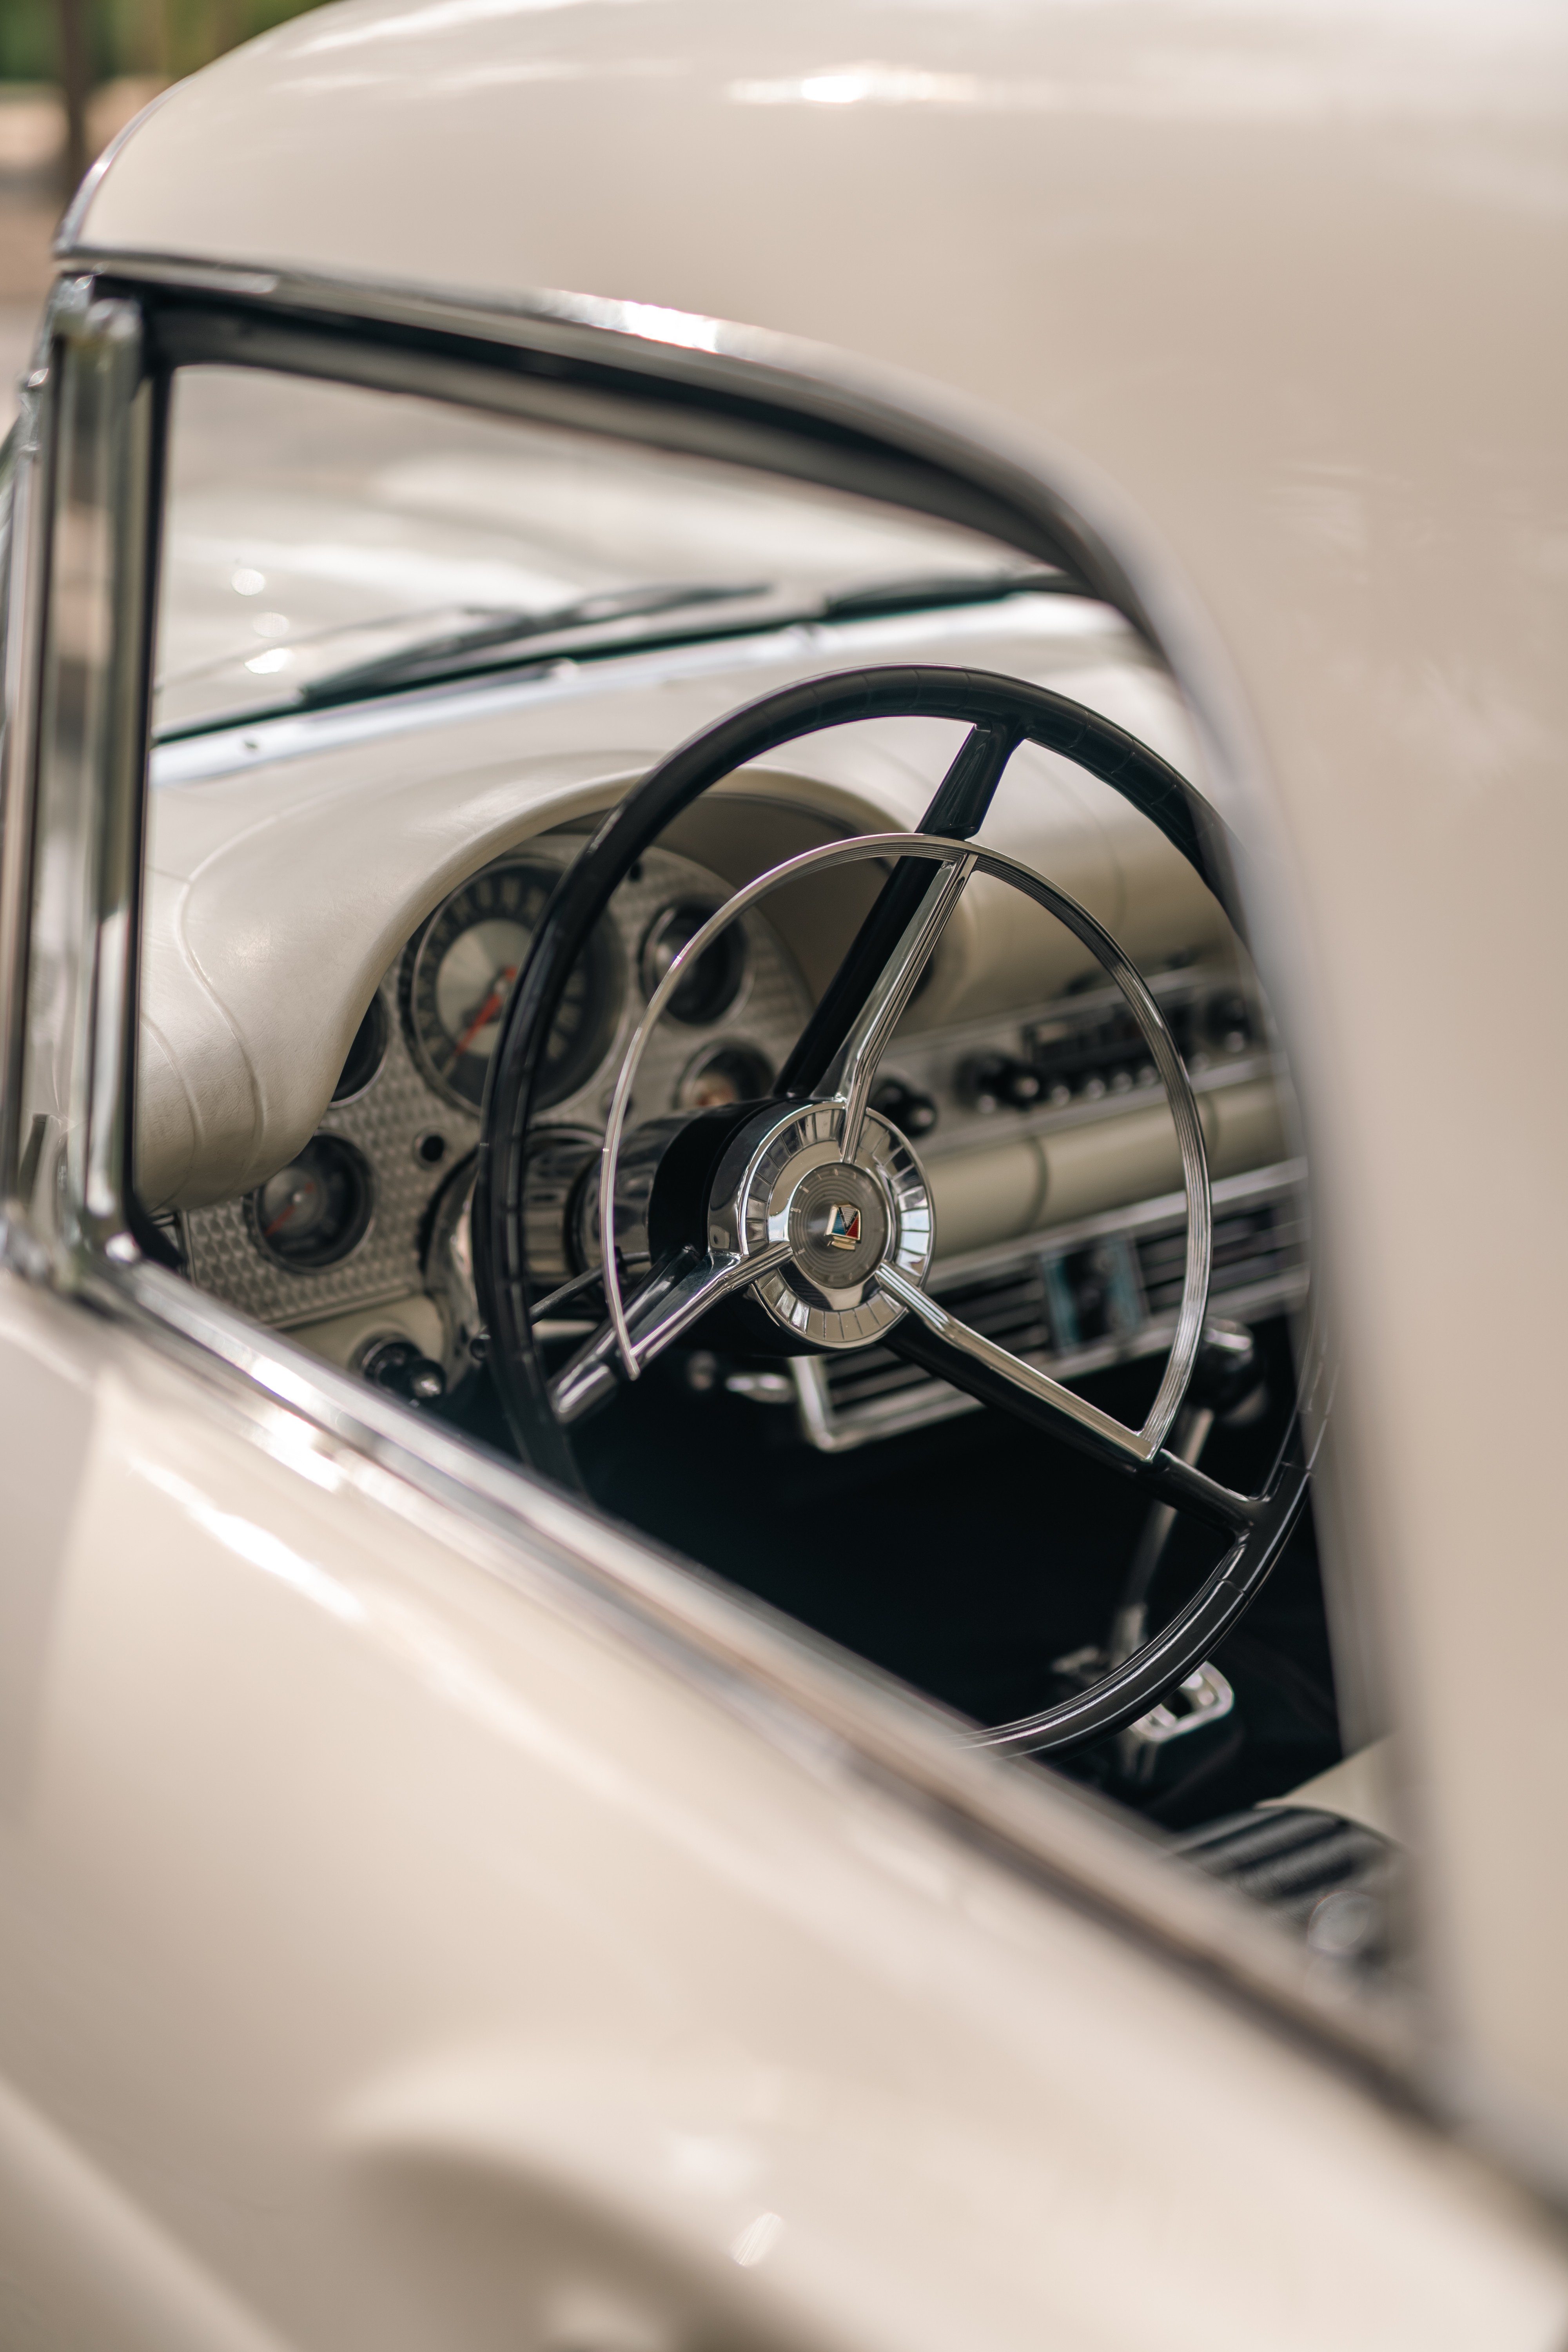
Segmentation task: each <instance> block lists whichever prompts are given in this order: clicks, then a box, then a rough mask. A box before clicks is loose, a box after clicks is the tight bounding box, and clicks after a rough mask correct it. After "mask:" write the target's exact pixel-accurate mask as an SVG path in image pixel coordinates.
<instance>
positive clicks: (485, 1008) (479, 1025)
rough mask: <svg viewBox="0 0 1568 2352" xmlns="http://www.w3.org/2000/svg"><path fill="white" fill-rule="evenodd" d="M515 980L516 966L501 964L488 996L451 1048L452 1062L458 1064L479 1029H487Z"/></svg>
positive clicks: (504, 1001)
mask: <svg viewBox="0 0 1568 2352" xmlns="http://www.w3.org/2000/svg"><path fill="white" fill-rule="evenodd" d="M516 978H517V966H516V964H514V963H505V964H502V966H501V968H500V971H498V972H497V974H496V976H495V979H494V980H493V981H492V982H491V983H490V992H489V995H488V996H487V997H486V999H485V1001H484V1003H482V1004H481V1005H480V1007H479V1011H478V1012H477V1013H475V1015H474V1017H473V1019H472V1020H471V1021H470V1022H469V1024H468V1027H467V1028H466V1029H465V1030H464V1032H463V1034H462V1035H461V1036H460V1037H459V1038H458V1042H457V1044H456V1045H454V1046H453V1048H452V1056H451V1058H452V1061H453V1062H460V1061H461V1060H462V1058H463V1056H464V1055H465V1054H466V1053H467V1052H468V1047H469V1046H470V1045H472V1044H473V1042H474V1039H475V1038H476V1037H477V1036H478V1035H479V1031H480V1030H481V1029H485V1028H488V1027H489V1024H490V1023H491V1022H492V1021H493V1020H494V1019H495V1017H496V1014H497V1013H499V1012H500V1009H501V1006H502V1005H503V1004H504V1003H506V992H507V990H508V989H509V988H510V986H511V983H512V982H513V981H514V980H515V979H516ZM447 1066H448V1068H450V1066H451V1064H450V1063H448V1065H447Z"/></svg>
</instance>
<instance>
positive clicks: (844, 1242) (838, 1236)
mask: <svg viewBox="0 0 1568 2352" xmlns="http://www.w3.org/2000/svg"><path fill="white" fill-rule="evenodd" d="M825 1238H826V1242H827V1245H828V1247H829V1248H830V1249H858V1248H859V1246H860V1212H859V1210H858V1209H857V1208H856V1207H855V1206H854V1205H853V1204H852V1203H851V1202H848V1201H835V1202H834V1203H833V1206H832V1207H831V1208H830V1209H829V1211H828V1212H827V1232H826V1237H825Z"/></svg>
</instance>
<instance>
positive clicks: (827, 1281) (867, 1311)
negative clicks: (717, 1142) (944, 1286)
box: [708, 1103, 933, 1348]
mask: <svg viewBox="0 0 1568 2352" xmlns="http://www.w3.org/2000/svg"><path fill="white" fill-rule="evenodd" d="M841 1116H842V1114H841V1112H840V1109H839V1107H838V1105H837V1103H811V1104H807V1105H805V1106H796V1107H795V1108H792V1109H790V1110H789V1111H787V1112H785V1113H784V1114H783V1115H782V1116H781V1115H780V1113H779V1111H778V1109H777V1108H776V1107H775V1108H773V1109H772V1110H771V1111H770V1112H769V1113H767V1114H766V1115H765V1117H764V1118H763V1120H761V1121H760V1122H758V1123H756V1124H753V1125H752V1126H751V1127H749V1128H748V1129H745V1130H744V1131H743V1132H742V1134H741V1135H739V1136H737V1137H736V1139H735V1142H734V1145H733V1146H732V1148H731V1151H730V1152H729V1153H728V1154H726V1157H725V1160H724V1162H723V1163H722V1164H721V1167H720V1169H719V1171H718V1173H717V1175H716V1177H715V1179H714V1183H713V1189H712V1192H711V1193H710V1200H709V1209H708V1240H709V1245H710V1248H713V1249H715V1250H722V1251H731V1250H735V1251H739V1252H741V1253H742V1254H743V1255H747V1256H750V1255H752V1254H754V1253H755V1252H756V1251H758V1250H761V1249H765V1248H766V1247H767V1246H768V1245H769V1244H770V1243H776V1242H779V1241H787V1242H788V1244H789V1249H790V1255H789V1258H788V1260H787V1261H786V1263H785V1264H784V1265H779V1266H775V1267H773V1269H772V1270H771V1271H770V1272H768V1273H767V1274H764V1275H763V1276H761V1278H760V1279H759V1280H758V1281H757V1282H756V1283H755V1284H754V1285H753V1292H752V1295H753V1296H754V1297H757V1298H758V1299H759V1300H760V1301H761V1302H762V1304H763V1307H766V1308H767V1311H768V1313H769V1314H770V1315H771V1316H772V1317H773V1320H774V1321H775V1322H777V1323H780V1324H782V1325H783V1326H784V1329H785V1330H786V1331H788V1332H790V1333H791V1334H792V1336H793V1337H794V1338H795V1339H796V1340H797V1341H798V1340H803V1339H804V1340H805V1341H806V1342H807V1343H808V1344H810V1345H814V1346H816V1347H819V1348H863V1347H865V1345H866V1344H867V1342H868V1340H871V1339H878V1338H879V1337H880V1335H881V1333H882V1332H884V1331H886V1330H888V1329H889V1328H891V1326H892V1325H893V1324H895V1323H896V1322H898V1320H899V1319H900V1316H901V1315H902V1314H903V1311H904V1310H903V1308H902V1307H900V1305H899V1303H898V1301H897V1300H896V1299H895V1298H893V1297H891V1296H890V1295H889V1292H888V1291H886V1290H885V1289H883V1288H882V1287H880V1286H879V1284H878V1281H877V1274H878V1270H879V1267H880V1266H882V1265H884V1264H887V1263H891V1264H892V1265H896V1266H897V1267H898V1269H899V1271H900V1274H903V1275H905V1276H908V1278H909V1280H910V1281H911V1282H917V1283H918V1282H921V1281H923V1279H924V1277H925V1274H926V1270H927V1268H928V1266H929V1265H930V1264H931V1244H932V1238H933V1236H932V1230H931V1198H930V1195H929V1194H928V1192H927V1191H926V1181H925V1176H924V1173H923V1171H921V1165H920V1162H919V1161H918V1160H916V1158H915V1155H914V1153H913V1152H912V1151H911V1150H910V1147H909V1145H908V1143H907V1142H906V1141H905V1140H904V1138H903V1137H902V1136H901V1135H900V1133H899V1131H898V1129H897V1128H895V1127H893V1126H891V1125H889V1121H888V1120H887V1119H885V1118H882V1117H881V1116H880V1115H879V1113H878V1112H876V1111H868V1112H867V1114H866V1118H865V1123H864V1125H863V1127H862V1129H861V1131H860V1141H859V1145H858V1149H857V1150H856V1153H855V1157H854V1159H853V1160H847V1161H846V1160H840V1158H839V1156H838V1155H839V1148H840V1147H839V1142H838V1133H839V1122H840V1118H841Z"/></svg>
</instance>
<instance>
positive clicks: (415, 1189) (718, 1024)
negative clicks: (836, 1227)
mask: <svg viewBox="0 0 1568 2352" xmlns="http://www.w3.org/2000/svg"><path fill="white" fill-rule="evenodd" d="M578 846H579V844H578V842H577V840H576V839H575V838H574V837H567V836H554V835H547V836H544V837H542V839H540V840H537V841H533V842H530V843H529V844H528V845H526V847H525V848H522V849H520V850H518V851H515V852H512V853H510V854H509V855H508V856H504V857H500V858H498V859H495V860H493V861H492V862H491V863H490V864H489V865H488V866H484V867H482V868H481V869H480V870H479V872H478V873H476V874H474V875H472V876H470V877H468V880H467V881H465V882H463V883H461V884H460V885H459V886H458V888H457V889H455V890H454V891H452V892H451V893H450V894H449V895H448V896H447V898H445V899H444V900H443V901H442V903H441V904H440V905H439V906H438V907H437V908H436V909H435V911H434V913H432V914H431V915H429V916H428V917H426V919H425V921H424V922H423V923H421V925H420V926H419V928H418V929H417V930H416V932H415V934H414V936H413V937H412V939H410V940H409V941H408V942H407V945H406V946H405V949H404V950H403V952H402V953H401V954H400V955H399V956H398V958H397V960H396V961H395V964H394V965H393V966H392V968H391V970H390V971H388V972H387V973H386V974H385V975H384V978H383V981H382V983H381V986H380V987H379V989H378V990H377V992H376V994H375V995H374V998H373V999H372V1001H371V1003H370V1006H369V1009H368V1011H367V1012H366V1013H365V1016H364V1019H363V1022H362V1023H361V1024H360V1027H359V1030H358V1032H357V1033H356V1034H355V1036H354V1039H353V1044H352V1045H351V1046H350V1048H349V1053H348V1055H347V1058H346V1060H345V1062H344V1065H343V1070H342V1076H341V1077H340V1078H339V1081H338V1084H337V1087H336V1088H335V1089H334V1091H333V1095H332V1099H331V1103H330V1105H329V1106H328V1108H327V1110H326V1113H325V1115H324V1117H323V1118H322V1121H321V1127H320V1128H319V1129H318V1130H317V1132H316V1134H315V1135H314V1136H312V1138H311V1139H310V1142H309V1143H308V1144H307V1145H306V1146H305V1148H304V1150H302V1151H301V1152H300V1154H299V1156H298V1158H297V1159H296V1160H293V1161H291V1162H290V1163H289V1166H288V1167H286V1168H281V1169H279V1171H277V1173H276V1174H275V1175H273V1176H271V1177H269V1178H268V1181H266V1183H264V1184H262V1185H260V1186H259V1187H258V1189H257V1190H256V1191H255V1192H251V1193H250V1194H248V1195H247V1197H246V1198H245V1199H244V1200H241V1201H233V1202H223V1203H221V1204H219V1205H218V1206H216V1207H215V1208H210V1209H201V1210H195V1211H193V1212H189V1213H185V1214H184V1215H183V1216H182V1217H181V1218H180V1219H179V1221H178V1224H179V1230H178V1233H177V1235H176V1238H177V1240H178V1242H179V1243H180V1244H181V1246H182V1247H183V1249H184V1254H185V1256H186V1259H187V1262H188V1265H189V1271H190V1274H191V1277H192V1279H193V1280H194V1281H195V1282H196V1283H197V1284H198V1285H199V1286H201V1287H202V1288H203V1289H205V1290H208V1291H211V1292H212V1293H214V1294H215V1295H216V1296H217V1297H221V1298H225V1299H226V1300H228V1301H229V1302H230V1303H231V1304H233V1305H234V1306H236V1307H240V1308H242V1309H243V1310H244V1311H245V1312H246V1313H247V1314H248V1315H251V1316H254V1317H255V1318H257V1319H258V1320H259V1321H261V1322H265V1323H270V1324H272V1325H274V1326H305V1325H325V1324H327V1323H328V1322H330V1321H335V1320H338V1319H342V1320H343V1327H344V1330H345V1331H347V1329H348V1325H349V1323H350V1322H352V1323H353V1325H354V1326H355V1327H358V1326H360V1325H362V1324H363V1325H364V1332H363V1335H362V1336H361V1337H358V1338H355V1339H354V1341H353V1351H354V1352H353V1360H356V1361H357V1360H359V1358H360V1357H361V1356H362V1355H363V1350H364V1348H365V1347H366V1346H368V1345H370V1344H371V1343H372V1342H373V1341H374V1339H375V1338H376V1334H375V1331H374V1319H375V1318H374V1309H375V1308H376V1307H379V1306H382V1305H386V1306H391V1305H393V1304H394V1303H395V1302H397V1301H399V1300H402V1299H406V1298H407V1297H409V1296H410V1295H411V1294H414V1293H416V1292H423V1290H424V1289H425V1288H426V1277H427V1265H428V1260H429V1256H430V1249H431V1236H432V1234H433V1232H434V1230H435V1228H436V1226H437V1223H439V1222H440V1218H441V1211H442V1206H443V1202H444V1201H447V1200H448V1199H449V1198H450V1196H451V1194H452V1193H453V1192H454V1191H455V1190H456V1189H457V1188H458V1187H459V1186H461V1185H463V1184H465V1183H466V1178H467V1171H468V1164H469V1162H470V1160H471V1158H472V1154H473V1150H474V1148H475V1146H476V1145H477V1143H478V1141H479V1114H480V1109H481V1107H482V1104H483V1100H484V1089H485V1082H486V1078H487V1076H488V1074H489V1064H490V1060H491V1057H492V1055H494V1052H495V1049H496V1045H497V1044H498V1042H499V1039H500V1031H501V1021H502V1014H503V1013H504V1010H505V1006H506V1002H507V997H508V994H509V992H510V988H511V986H512V984H513V982H514V981H515V979H516V977H517V974H518V972H519V971H520V970H521V966H522V962H523V960H524V958H525V956H526V954H527V951H528V948H529V945H530V942H531V939H532V937H533V933H534V931H535V929H536V928H537V926H538V923H539V920H540V918H541V916H542V912H543V909H544V906H545V903H546V901H547V900H548V898H549V896H550V893H551V891H552V889H553V888H554V887H555V884H556V881H557V880H558V878H559V877H560V875H561V873H562V872H563V869H564V868H565V866H568V865H569V864H570V863H571V861H572V859H573V858H574V856H575V855H576V851H577V848H578ZM730 891H731V886H730V885H729V884H727V883H725V882H724V881H722V880H721V877H719V876H717V875H715V874H713V873H710V871H708V870H707V869H706V868H704V867H703V866H699V865H697V864H696V863H695V862H694V861H693V860H691V859H689V858H687V857H681V856H676V855H675V854H674V853H672V852H670V851H668V850H663V849H651V850H649V851H648V852H647V854H646V855H645V856H644V857H643V858H642V859H641V860H640V861H639V863H638V865H637V866H635V867H634V868H633V870H632V872H631V874H630V875H629V876H628V877H627V879H626V882H625V883H624V884H623V885H622V887H621V888H620V889H619V890H618V891H617V892H616V897H615V898H614V900H613V901H612V903H611V906H610V908H609V910H608V912H607V913H606V915H605V918H604V919H603V921H602V922H601V923H600V925H599V927H598V929H597V930H596V931H595V934H594V936H593V937H592V939H591V940H590V941H589V943H588V947H587V949H586V950H585V951H584V955H583V957H582V958H581V960H580V961H579V963H578V966H577V969H576V971H574V974H573V977H572V980H571V982H569V984H568V987H567V991H566V994H565V997H564V999H563V1003H562V1007H561V1012H560V1015H559V1017H558V1020H557V1022H556V1025H555V1029H554V1032H553V1033H552V1037H551V1040H550V1044H549V1046H548V1049H547V1060H546V1071H547V1076H546V1092H545V1101H546V1105H547V1107H548V1109H549V1114H550V1117H549V1122H548V1126H547V1127H546V1129H544V1130H543V1133H544V1134H545V1135H546V1136H547V1137H548V1136H550V1135H552V1134H554V1135H555V1136H557V1137H560V1138H562V1139H571V1140H572V1142H573V1144H574V1155H573V1156H574V1158H575V1159H576V1160H583V1159H584V1158H585V1157H587V1156H588V1155H590V1154H591V1152H592V1150H593V1148H594V1142H595V1138H596V1137H597V1136H598V1135H599V1134H602V1132H603V1129H604V1122H605V1115H606V1112H607V1109H608V1106H609V1099H610V1089H611V1087H612V1085H613V1082H614V1076H615V1072H616V1068H617V1067H618V1065H619V1062H620V1058H621V1055H622V1053H623V1052H624V1049H625V1047H626V1043H627V1041H628V1040H629V1038H630V1036H631V1033H632V1031H633V1029H634V1028H635V1027H636V1025H637V1022H638V1021H639V1020H640V1019H641V1017H642V1014H643V1013H644V1011H645V1009H646V1006H647V1000H648V998H649V997H650V996H651V995H652V993H653V992H654V990H655V989H656V988H657V987H658V983H659V982H660V981H661V980H662V979H663V977H664V975H665V973H666V972H667V971H668V968H669V965H670V963H671V961H673V959H674V958H675V956H676V955H677V954H678V953H679V950H680V949H681V948H682V947H683V946H684V945H685V944H686V942H687V941H688V940H689V939H690V938H691V937H692V936H693V934H694V933H695V932H696V931H697V929H699V928H700V925H701V924H702V923H704V922H705V921H706V920H707V919H708V918H709V916H710V914H711V913H712V912H713V910H714V909H715V908H717V907H718V906H720V905H721V903H722V902H723V900H724V899H725V898H728V897H729V896H730ZM809 1010H810V1000H809V998H808V995H807V993H806V991H805V985H804V982H802V980H801V978H800V975H799V973H798V971H796V969H795V964H794V962H793V961H792V960H791V958H790V957H789V955H788V954H787V952H786V950H784V947H783V946H782V944H781V943H780V941H779V940H778V938H777V936H776V934H775V933H774V932H773V929H772V928H771V926H770V925H769V924H768V923H767V921H766V920H765V919H764V918H763V917H761V916H759V915H758V914H757V913H756V912H755V911H753V912H752V913H751V914H749V915H746V916H743V917H742V918H741V919H739V920H738V921H737V922H736V923H735V924H733V925H732V926H731V929H729V930H728V931H727V932H725V933H723V934H721V937H720V938H719V939H718V940H716V941H715V942H714V943H713V945H712V946H711V947H710V949H709V950H707V952H706V953H705V954H704V955H703V956H702V957H701V958H700V961H698V963H697V964H696V966H695V967H694V969H693V970H692V971H691V972H690V973H689V975H688V977H687V978H686V980H685V981H684V982H683V983H682V984H681V986H680V987H679V988H678V990H677V991H676V992H675V995H674V996H673V998H672V999H671V1001H670V1003H669V1006H668V1011H667V1013H666V1015H665V1017H664V1019H663V1020H662V1021H661V1023H660V1024H659V1027H658V1030H657V1031H656V1033H655V1034H654V1036H653V1038H652V1040H651V1041H650V1043H649V1045H648V1049H647V1054H646V1055H645V1058H644V1062H643V1067H642V1071H641V1074H640V1076H639V1080H638V1086H637V1101H636V1103H635V1104H634V1106H633V1109H634V1115H635V1116H636V1117H638V1118H657V1117H658V1116H659V1115H660V1114H662V1113H668V1112H671V1111H675V1110H682V1109H705V1108H710V1107H712V1106H715V1105H720V1104H723V1103H729V1102H736V1101H741V1100H744V1099H747V1098H749V1097H751V1096H752V1095H761V1094H765V1093H766V1092H767V1091H768V1089H769V1087H771V1085H772V1083H773V1075H774V1072H775V1071H776V1069H777V1068H778V1066H779V1065H780V1063H781V1062H782V1061H783V1059H784V1055H785V1054H786V1053H787V1052H788V1050H789V1048H790V1046H791V1045H792V1044H793V1043H794V1041H795V1036H796V1035H797V1034H798V1033H799V1030H800V1028H801V1026H802V1024H803V1023H804V1021H805V1017H806V1015H807V1013H808V1012H809ZM367 1310H371V1312H370V1320H369V1322H368V1323H366V1321H365V1318H366V1312H367ZM335 1352H341V1351H335Z"/></svg>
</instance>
